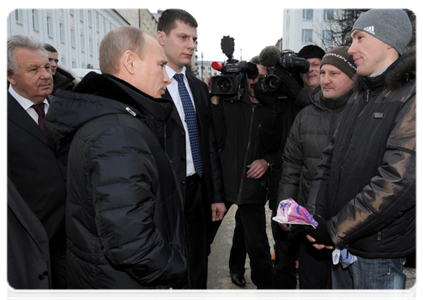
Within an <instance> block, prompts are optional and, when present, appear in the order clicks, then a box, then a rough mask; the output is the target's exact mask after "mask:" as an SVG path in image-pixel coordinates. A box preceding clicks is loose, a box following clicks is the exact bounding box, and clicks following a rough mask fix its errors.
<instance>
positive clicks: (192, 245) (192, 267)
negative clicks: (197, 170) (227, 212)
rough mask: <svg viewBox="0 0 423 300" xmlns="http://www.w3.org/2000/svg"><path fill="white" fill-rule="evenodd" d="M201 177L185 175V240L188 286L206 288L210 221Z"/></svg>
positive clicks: (208, 206)
mask: <svg viewBox="0 0 423 300" xmlns="http://www.w3.org/2000/svg"><path fill="white" fill-rule="evenodd" d="M202 193H203V188H202V184H201V179H200V177H199V176H198V175H193V176H190V177H187V186H186V196H185V220H186V241H187V256H188V269H189V281H190V288H192V289H206V288H207V264H208V253H209V252H210V251H209V247H210V245H209V243H208V234H207V228H208V225H207V223H208V222H211V213H208V211H210V209H211V208H210V205H209V204H208V203H205V201H204V199H206V198H204V197H203V195H202Z"/></svg>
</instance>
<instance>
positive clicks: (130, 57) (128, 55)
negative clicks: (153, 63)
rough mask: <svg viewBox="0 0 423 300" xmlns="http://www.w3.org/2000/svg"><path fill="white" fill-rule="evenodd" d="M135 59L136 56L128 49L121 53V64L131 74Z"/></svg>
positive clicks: (134, 66)
mask: <svg viewBox="0 0 423 300" xmlns="http://www.w3.org/2000/svg"><path fill="white" fill-rule="evenodd" d="M137 59H138V56H137V55H136V54H135V53H134V52H132V51H130V50H127V51H125V52H124V53H123V55H122V59H121V63H122V66H123V68H125V70H127V72H128V73H129V74H131V75H132V74H134V72H135V69H136V64H137Z"/></svg>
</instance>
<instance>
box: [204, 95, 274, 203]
mask: <svg viewBox="0 0 423 300" xmlns="http://www.w3.org/2000/svg"><path fill="white" fill-rule="evenodd" d="M212 113H213V121H214V126H215V132H216V140H217V143H218V146H219V150H220V159H221V161H222V170H223V179H224V183H225V184H224V185H225V193H226V200H227V201H229V202H232V203H235V204H238V205H240V204H263V205H264V204H265V203H266V201H267V198H266V196H267V192H268V183H269V177H268V173H269V172H266V173H265V174H264V175H263V176H262V177H261V178H259V179H253V178H247V175H246V174H247V171H248V168H247V165H249V164H251V163H252V162H253V161H255V160H257V159H265V160H266V161H267V162H268V163H269V164H273V163H274V162H275V160H276V159H277V150H278V148H277V147H278V145H279V143H278V142H275V139H278V138H277V137H276V135H277V132H276V131H274V132H273V133H272V132H270V131H269V130H267V129H269V128H272V127H274V126H273V124H275V121H276V120H277V118H278V117H279V112H277V111H273V110H271V109H270V108H268V107H267V106H263V105H262V104H253V103H252V102H251V101H250V99H249V98H248V96H246V95H244V96H243V97H241V100H240V101H236V102H229V101H224V100H220V102H219V104H218V105H212Z"/></svg>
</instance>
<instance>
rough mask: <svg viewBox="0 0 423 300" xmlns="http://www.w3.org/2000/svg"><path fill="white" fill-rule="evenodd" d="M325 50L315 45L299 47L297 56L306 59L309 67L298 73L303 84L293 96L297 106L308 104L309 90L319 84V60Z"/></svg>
mask: <svg viewBox="0 0 423 300" xmlns="http://www.w3.org/2000/svg"><path fill="white" fill-rule="evenodd" d="M324 55H325V51H324V50H323V49H322V48H320V47H319V46H316V45H307V46H304V47H303V48H301V50H300V51H299V52H298V54H297V56H298V57H302V58H305V59H307V60H308V62H309V63H310V68H309V69H308V72H307V73H305V74H300V76H301V79H302V81H303V84H304V88H302V89H301V90H300V91H299V93H298V94H297V97H296V98H295V104H296V105H297V106H299V107H305V106H307V105H309V104H310V103H311V102H310V94H311V92H312V91H313V90H314V89H315V88H316V87H318V86H319V74H320V62H321V61H322V58H323V56H324Z"/></svg>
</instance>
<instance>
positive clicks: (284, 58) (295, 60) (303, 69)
mask: <svg viewBox="0 0 423 300" xmlns="http://www.w3.org/2000/svg"><path fill="white" fill-rule="evenodd" d="M279 64H280V65H281V67H282V68H284V69H285V70H288V71H292V70H298V71H299V72H300V73H301V74H305V73H307V72H308V70H309V69H310V62H309V61H308V60H307V59H305V58H302V57H298V56H297V54H295V53H294V52H291V51H284V52H282V55H281V58H280V60H279Z"/></svg>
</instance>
